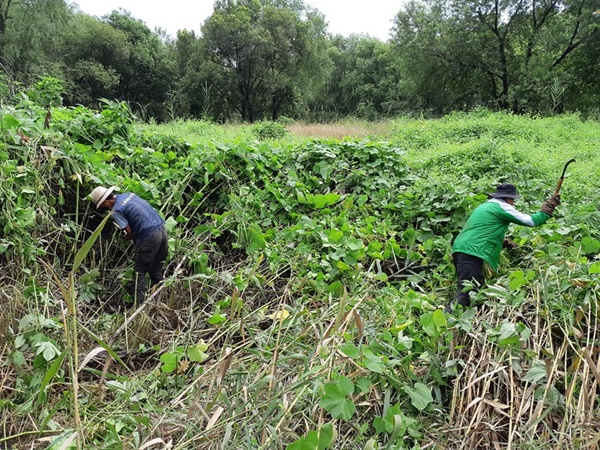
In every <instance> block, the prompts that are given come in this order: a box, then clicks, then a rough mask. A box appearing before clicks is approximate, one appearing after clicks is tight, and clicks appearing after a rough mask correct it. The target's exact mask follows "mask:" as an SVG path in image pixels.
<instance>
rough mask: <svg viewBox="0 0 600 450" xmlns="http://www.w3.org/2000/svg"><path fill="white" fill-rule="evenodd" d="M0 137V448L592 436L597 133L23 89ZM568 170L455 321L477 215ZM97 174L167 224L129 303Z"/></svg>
mask: <svg viewBox="0 0 600 450" xmlns="http://www.w3.org/2000/svg"><path fill="white" fill-rule="evenodd" d="M45 120H46V124H45ZM0 124H1V127H0V166H1V167H2V169H1V173H0V199H1V202H2V213H1V214H0V306H1V309H0V352H1V358H0V383H1V389H0V448H2V449H11V450H12V449H25V448H27V449H52V450H58V449H138V450H144V449H177V450H188V449H190V450H191V449H211V450H213V449H214V450H217V449H218V450H224V449H265V450H266V449H289V450H325V449H344V450H353V449H359V450H369V449H389V450H400V449H531V450H533V449H593V448H599V447H600V429H599V426H598V424H599V423H600V409H599V406H598V402H599V401H600V372H599V366H600V323H599V317H598V314H599V311H600V310H599V296H600V294H599V290H600V283H599V281H598V274H599V273H600V260H599V259H598V255H599V252H600V230H599V224H600V214H599V212H598V198H599V195H600V181H599V180H600V156H599V155H600V152H599V151H598V149H599V148H600V126H599V124H598V123H597V122H592V121H583V120H581V119H580V118H579V117H578V116H577V115H564V116H559V117H547V118H538V117H527V116H515V115H510V114H504V113H492V112H489V111H486V110H475V111H473V112H471V113H468V114H466V113H455V114H452V115H450V116H446V117H444V118H442V119H437V120H420V119H416V118H398V119H396V120H392V121H387V122H380V123H363V122H352V121H349V122H345V123H339V124H332V125H327V126H322V125H319V126H317V125H309V124H299V123H279V122H278V123H273V122H263V123H257V124H253V125H238V126H220V125H215V124H210V123H203V122H191V121H179V122H172V123H168V124H162V125H156V124H154V125H148V124H145V125H144V124H140V123H138V122H136V120H135V118H134V117H132V115H131V113H130V112H129V109H128V108H127V106H126V105H125V104H123V103H113V102H106V103H105V104H104V106H103V108H102V110H101V111H92V110H88V109H85V108H81V107H78V108H69V109H67V108H56V109H54V110H53V111H52V116H51V120H50V121H49V122H48V120H47V116H46V110H45V109H44V108H42V107H40V106H38V105H36V104H35V103H34V102H31V101H29V100H27V98H25V97H24V99H23V100H22V101H21V102H20V103H19V104H18V105H16V106H4V107H2V108H1V109H0ZM572 158H574V159H575V162H574V163H572V164H571V165H569V167H568V170H567V171H566V174H565V178H564V182H563V185H562V191H561V195H562V197H561V198H562V203H561V205H560V206H559V207H558V208H557V210H556V212H555V215H554V217H552V218H551V219H550V220H549V221H548V222H546V224H544V225H543V226H541V227H539V228H527V227H523V226H514V225H513V226H511V228H510V229H509V237H510V238H511V239H512V240H513V241H515V242H516V243H517V244H518V247H517V248H516V249H513V250H511V251H506V250H505V251H503V253H502V256H501V263H500V268H499V270H498V272H497V273H492V272H489V273H488V274H487V281H488V283H487V285H486V287H485V288H483V289H481V290H479V291H478V292H477V294H475V298H473V303H474V307H473V308H469V309H467V310H465V311H455V312H454V313H445V312H444V306H446V305H447V304H448V302H449V300H450V299H451V298H452V297H453V295H454V293H455V289H456V288H455V284H456V282H455V273H454V267H453V264H452V256H451V242H452V239H453V237H454V236H456V235H457V233H458V232H459V231H460V229H461V227H462V226H463V224H464V223H465V221H466V219H467V218H468V216H469V214H470V213H471V212H472V210H473V209H474V208H475V207H477V206H478V205H479V204H481V203H482V202H484V201H486V199H487V194H488V193H490V192H493V191H494V189H495V187H496V185H498V184H500V183H503V182H510V183H513V184H515V185H516V186H517V188H518V190H519V193H520V194H521V195H522V198H521V199H519V200H518V201H517V204H516V207H517V208H518V209H519V210H521V211H523V212H526V213H534V212H536V211H538V210H539V208H540V206H541V204H542V203H543V201H544V200H545V199H546V198H547V197H548V196H549V195H551V194H552V193H553V191H554V188H555V186H556V184H557V182H558V180H559V178H560V176H561V174H562V171H563V167H564V165H565V163H566V162H567V161H568V160H570V159H572ZM97 185H104V186H117V187H118V188H119V191H120V192H135V193H136V194H138V195H139V196H141V197H143V198H144V199H146V200H148V201H149V202H150V203H151V204H152V205H153V206H154V207H155V208H156V209H157V210H158V211H160V213H161V214H162V215H163V216H164V218H165V219H166V223H167V228H168V232H169V246H170V248H169V250H170V252H169V257H168V260H167V263H166V270H165V277H166V279H165V281H164V282H163V283H161V284H160V285H158V286H157V287H156V288H155V289H154V290H152V291H151V293H150V294H149V296H148V297H147V298H146V300H145V301H144V302H141V303H137V304H134V303H133V301H132V299H131V298H130V296H129V294H128V285H129V283H130V282H131V281H132V278H133V276H134V274H133V254H134V248H133V246H132V245H131V244H130V243H129V241H125V240H123V239H122V237H121V236H120V234H119V233H118V232H117V230H116V228H115V227H114V225H113V224H112V220H111V219H110V218H109V217H105V216H104V215H102V214H101V213H99V212H98V211H96V210H95V209H94V208H93V206H92V205H91V203H90V200H89V197H88V195H89V193H90V192H91V190H92V189H93V188H94V187H96V186H97Z"/></svg>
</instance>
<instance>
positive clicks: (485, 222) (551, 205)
mask: <svg viewBox="0 0 600 450" xmlns="http://www.w3.org/2000/svg"><path fill="white" fill-rule="evenodd" d="M489 197H490V198H489V200H488V201H487V202H485V203H482V204H481V205H479V206H478V207H477V208H475V210H474V211H473V213H472V214H471V216H469V219H468V220H467V222H466V223H465V226H464V227H463V229H462V230H461V232H460V233H459V234H458V236H457V237H456V239H455V241H454V244H453V245H452V257H453V260H454V267H455V268H456V276H457V284H458V286H457V287H458V290H457V292H456V295H455V296H454V299H453V300H452V302H451V303H450V305H449V306H448V307H447V308H446V311H447V312H451V311H452V308H453V303H458V304H459V305H463V306H464V307H467V306H470V305H471V301H470V299H469V292H466V291H467V286H466V285H465V282H466V281H469V282H472V283H473V284H474V289H477V287H478V286H481V285H483V283H484V270H483V263H484V261H485V262H486V263H487V264H488V265H489V266H490V267H491V268H492V269H493V270H494V272H496V271H497V270H498V262H499V260H500V251H501V250H502V248H503V247H509V248H513V247H516V244H515V243H514V242H512V241H510V240H508V239H505V237H506V232H507V230H508V226H509V225H510V224H511V223H516V224H519V225H525V226H527V227H537V226H540V225H542V224H543V223H545V222H546V221H547V220H548V219H549V218H550V217H552V214H553V213H554V209H555V208H556V207H557V206H558V205H559V204H560V195H552V196H550V197H548V199H547V200H546V201H545V202H544V203H543V204H542V207H541V209H540V211H538V212H536V213H535V214H531V215H529V214H524V213H522V212H520V211H518V210H517V209H516V208H515V207H514V204H515V199H517V198H519V197H520V195H518V194H517V189H516V187H515V186H514V185H512V184H509V183H505V184H501V185H499V186H498V187H497V188H496V191H495V192H493V193H491V194H489Z"/></svg>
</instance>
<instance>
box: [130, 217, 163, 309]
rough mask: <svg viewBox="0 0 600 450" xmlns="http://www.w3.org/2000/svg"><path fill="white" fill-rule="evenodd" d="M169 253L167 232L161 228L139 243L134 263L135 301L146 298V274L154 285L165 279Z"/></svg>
mask: <svg viewBox="0 0 600 450" xmlns="http://www.w3.org/2000/svg"><path fill="white" fill-rule="evenodd" d="M168 253H169V245H168V237H167V230H165V227H161V228H159V229H158V230H156V231H154V232H153V233H152V234H151V235H150V236H148V237H147V238H146V239H144V240H143V241H142V242H140V243H139V245H138V247H137V249H136V252H135V260H134V262H133V270H134V277H135V279H134V283H133V285H134V289H133V291H134V292H133V295H134V301H135V302H136V303H137V302H141V301H143V300H144V297H145V296H146V292H147V290H148V285H147V284H146V274H148V275H150V281H151V282H152V285H155V284H156V283H159V282H160V281H162V280H163V279H164V276H163V264H164V263H165V259H166V258H167V254H168Z"/></svg>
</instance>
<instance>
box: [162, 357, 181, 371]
mask: <svg viewBox="0 0 600 450" xmlns="http://www.w3.org/2000/svg"><path fill="white" fill-rule="evenodd" d="M177 360H178V355H176V354H174V353H170V352H169V353H163V354H162V355H160V362H162V363H163V365H162V366H161V367H160V369H161V370H162V371H163V372H164V373H171V372H173V371H174V370H175V369H177Z"/></svg>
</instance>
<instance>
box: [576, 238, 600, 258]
mask: <svg viewBox="0 0 600 450" xmlns="http://www.w3.org/2000/svg"><path fill="white" fill-rule="evenodd" d="M581 248H582V251H583V253H585V254H586V255H590V254H593V253H598V251H600V241H598V240H597V239H594V238H593V237H590V236H586V237H584V238H583V239H582V240H581Z"/></svg>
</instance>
